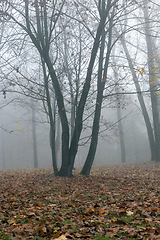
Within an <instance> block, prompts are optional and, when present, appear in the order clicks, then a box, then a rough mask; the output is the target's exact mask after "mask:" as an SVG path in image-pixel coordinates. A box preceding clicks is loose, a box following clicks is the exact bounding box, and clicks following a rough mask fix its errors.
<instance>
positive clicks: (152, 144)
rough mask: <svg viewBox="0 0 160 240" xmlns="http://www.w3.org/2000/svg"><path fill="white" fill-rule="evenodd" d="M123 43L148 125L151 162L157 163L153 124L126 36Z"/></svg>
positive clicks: (122, 39) (122, 40)
mask: <svg viewBox="0 0 160 240" xmlns="http://www.w3.org/2000/svg"><path fill="white" fill-rule="evenodd" d="M121 43H122V46H123V49H124V52H125V54H126V57H127V60H128V66H129V68H130V70H131V73H132V78H133V81H134V84H135V87H136V91H137V97H138V100H139V103H140V106H141V109H142V114H143V117H144V121H145V124H146V128H147V133H148V139H149V144H150V150H151V161H156V160H157V155H156V148H155V140H154V135H153V130H152V126H151V122H150V119H149V115H148V112H147V108H146V105H145V102H144V99H143V96H142V93H141V90H140V85H139V82H138V77H137V75H136V73H135V69H134V64H133V62H132V59H131V56H130V54H129V51H128V49H127V46H126V43H125V38H124V36H123V37H122V38H121Z"/></svg>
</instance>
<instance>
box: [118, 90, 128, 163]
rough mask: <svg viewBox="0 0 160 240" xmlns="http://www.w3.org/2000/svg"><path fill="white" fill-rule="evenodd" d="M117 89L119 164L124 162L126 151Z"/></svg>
mask: <svg viewBox="0 0 160 240" xmlns="http://www.w3.org/2000/svg"><path fill="white" fill-rule="evenodd" d="M118 92H119V89H118V87H116V93H117V119H118V129H119V141H120V149H121V162H122V163H125V162H126V149H125V143H124V133H123V126H122V115H121V105H120V99H119V96H118Z"/></svg>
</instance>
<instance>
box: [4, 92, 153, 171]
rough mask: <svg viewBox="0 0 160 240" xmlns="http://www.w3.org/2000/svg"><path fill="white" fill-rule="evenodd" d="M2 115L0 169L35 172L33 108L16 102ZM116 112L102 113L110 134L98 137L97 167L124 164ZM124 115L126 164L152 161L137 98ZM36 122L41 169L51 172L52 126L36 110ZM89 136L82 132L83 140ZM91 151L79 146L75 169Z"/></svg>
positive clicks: (128, 104)
mask: <svg viewBox="0 0 160 240" xmlns="http://www.w3.org/2000/svg"><path fill="white" fill-rule="evenodd" d="M8 95H9V93H8ZM8 97H9V96H8ZM6 103H7V99H4V98H3V96H1V106H4V105H5V104H6ZM148 107H149V106H148ZM0 111H1V114H0V116H1V117H0V122H1V123H0V126H1V129H0V153H1V155H0V169H1V170H4V169H19V168H33V167H34V155H33V137H32V121H31V119H32V111H31V108H30V106H27V105H26V104H19V103H17V102H14V101H13V102H12V103H10V104H8V105H7V106H4V107H3V108H1V109H0ZM116 111H117V109H116V108H115V107H114V106H113V105H112V106H109V107H108V108H104V109H103V110H102V116H101V128H100V132H101V130H102V129H103V130H104V129H105V128H107V129H108V130H106V131H103V132H102V133H100V134H99V142H98V148H97V152H96V157H95V160H94V165H100V164H117V163H120V162H121V149H120V142H119V132H118V125H117V124H118V123H117V114H116ZM121 112H122V119H121V122H122V125H123V130H124V131H123V135H124V141H125V147H126V162H128V163H129V162H144V161H150V150H149V142H148V137H147V132H146V127H145V124H144V120H143V116H142V113H141V111H140V109H139V105H138V103H137V100H136V96H132V98H131V97H130V98H128V99H127V104H126V105H125V106H124V107H123V109H122V108H121ZM106 121H107V123H106ZM35 122H36V139H37V155H38V168H51V167H52V158H51V149H50V143H49V123H48V120H47V117H46V115H45V113H43V112H40V111H39V110H38V109H36V118H35ZM104 123H105V124H104ZM104 126H105V128H104ZM86 132H87V134H88V130H86ZM86 132H85V131H83V135H84V136H85V135H86ZM88 147H89V143H87V144H85V145H82V146H79V149H78V154H77V157H76V161H75V167H82V166H83V164H84V161H85V158H86V155H87V153H88ZM60 164H61V140H60V150H59V152H58V166H60Z"/></svg>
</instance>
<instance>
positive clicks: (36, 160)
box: [32, 102, 38, 168]
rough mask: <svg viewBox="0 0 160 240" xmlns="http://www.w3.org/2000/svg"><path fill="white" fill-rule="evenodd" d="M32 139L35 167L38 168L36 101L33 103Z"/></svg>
mask: <svg viewBox="0 0 160 240" xmlns="http://www.w3.org/2000/svg"><path fill="white" fill-rule="evenodd" d="M32 139H33V161H34V168H38V157H37V136H36V121H35V104H34V102H33V103H32Z"/></svg>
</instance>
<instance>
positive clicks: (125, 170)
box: [0, 163, 160, 240]
mask: <svg viewBox="0 0 160 240" xmlns="http://www.w3.org/2000/svg"><path fill="white" fill-rule="evenodd" d="M0 239H61V240H64V239H101V240H102V239H103V240H104V239H160V164H159V163H157V164H156V163H136V164H117V165H106V166H101V167H93V169H92V172H91V175H90V176H87V177H84V176H80V175H78V169H76V170H75V177H74V178H62V177H55V176H54V175H53V172H52V169H35V170H33V169H32V170H16V171H11V170H8V171H1V172H0Z"/></svg>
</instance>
